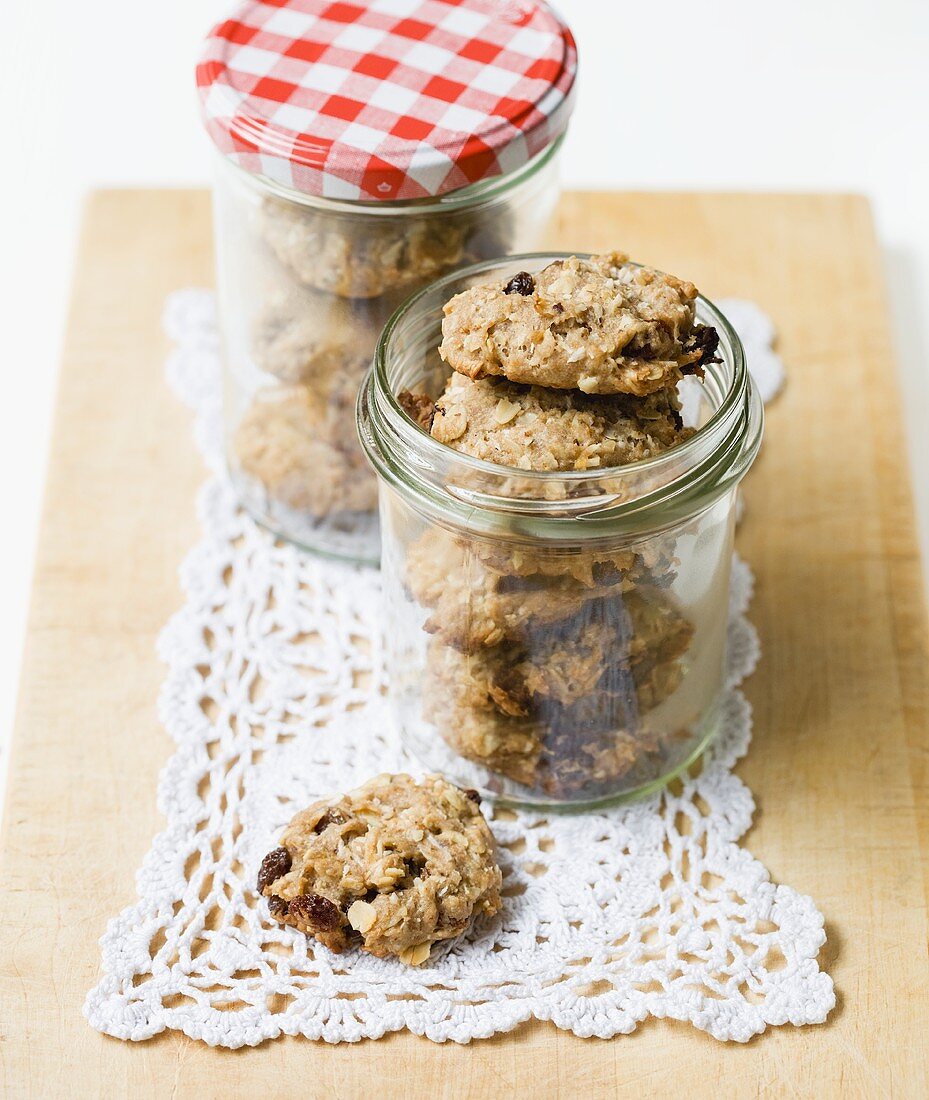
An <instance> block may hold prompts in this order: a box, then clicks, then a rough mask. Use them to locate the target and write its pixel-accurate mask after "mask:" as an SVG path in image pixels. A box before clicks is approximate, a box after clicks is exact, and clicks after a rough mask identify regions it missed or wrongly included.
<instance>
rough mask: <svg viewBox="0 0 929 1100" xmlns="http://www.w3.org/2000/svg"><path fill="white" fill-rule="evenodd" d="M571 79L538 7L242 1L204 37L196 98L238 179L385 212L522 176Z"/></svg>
mask: <svg viewBox="0 0 929 1100" xmlns="http://www.w3.org/2000/svg"><path fill="white" fill-rule="evenodd" d="M576 70H577V49H576V47H575V44H574V39H573V37H572V36H571V32H570V30H569V29H568V28H567V26H566V25H565V23H564V22H563V21H562V20H561V19H560V18H559V16H558V15H556V14H555V12H554V11H552V9H551V8H550V7H548V6H547V4H545V3H544V2H543V0H357V2H355V3H331V2H326V0H264V2H255V0H250V2H248V3H245V4H243V5H242V6H241V7H240V8H239V9H238V10H237V11H236V13H235V15H234V16H233V17H232V18H230V19H227V20H226V21H225V22H224V23H220V24H219V25H218V26H216V27H214V28H213V30H212V31H211V32H210V34H209V35H208V36H207V39H206V43H205V46H204V50H203V55H202V57H201V60H200V63H199V65H198V66H197V87H198V89H199V92H200V102H201V106H202V111H203V117H204V121H205V123H206V127H207V130H208V132H209V134H210V136H211V137H212V139H213V141H214V142H215V144H216V145H217V147H218V148H219V149H220V151H221V152H222V153H224V154H225V155H226V156H227V157H229V159H230V160H232V161H233V162H234V163H235V164H237V165H239V166H240V167H241V168H244V169H245V170H246V171H248V172H251V173H253V174H255V175H260V176H264V177H266V178H269V179H271V180H273V181H275V182H276V183H280V184H284V185H285V186H287V187H290V188H294V189H295V190H297V191H301V192H304V193H306V194H310V195H318V196H324V197H328V198H334V199H349V200H352V199H354V200H361V201H371V200H377V199H380V200H386V201H390V200H397V199H418V198H425V197H429V196H436V195H442V194H446V193H447V192H449V191H455V190H457V189H458V188H461V187H466V186H468V185H469V184H472V183H476V182H477V181H478V180H483V179H487V178H489V177H492V176H499V175H504V174H508V173H510V172H513V171H515V170H517V169H519V168H520V167H522V166H523V165H524V164H526V163H527V162H528V161H529V160H531V159H532V157H534V156H535V155H536V154H537V153H539V152H540V151H541V150H542V149H544V148H545V147H546V146H548V145H550V144H551V142H553V141H554V140H555V139H556V138H557V137H558V136H559V135H560V134H561V133H563V131H564V129H565V127H566V126H567V122H568V117H569V115H570V113H571V108H572V106H573V101H572V91H573V87H574V77H575V73H576Z"/></svg>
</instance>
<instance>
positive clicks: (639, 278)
mask: <svg viewBox="0 0 929 1100" xmlns="http://www.w3.org/2000/svg"><path fill="white" fill-rule="evenodd" d="M696 297H697V288H696V287H695V286H694V285H693V283H689V282H686V281H684V280H682V279H678V278H676V277H675V276H673V275H665V274H663V273H662V272H659V271H655V270H653V269H652V268H647V267H637V266H635V265H633V264H630V263H629V262H628V260H627V257H626V256H624V255H623V254H622V253H619V252H614V253H610V254H607V255H604V256H594V257H593V258H591V259H589V260H584V259H579V258H578V257H576V256H572V257H571V258H569V259H567V260H557V261H555V262H554V263H552V264H549V266H548V267H546V268H545V269H544V270H542V271H541V272H539V274H538V275H537V276H534V277H533V276H532V275H530V274H528V273H527V272H525V271H523V272H519V273H517V274H516V275H515V276H513V278H511V279H510V280H509V281H507V282H499V283H493V284H484V285H481V286H475V287H472V288H471V289H469V290H466V291H464V292H463V293H461V294H458V295H456V296H455V297H454V298H452V299H451V301H449V302H448V303H447V304H446V306H445V318H444V321H443V323H442V344H441V347H440V349H439V350H440V353H441V355H442V358H443V359H444V360H445V361H446V362H447V363H448V364H449V366H451V367H452V368H453V369H454V370H456V371H458V372H460V373H461V374H464V375H467V376H468V377H469V378H484V377H487V376H493V375H502V376H504V377H506V378H508V379H509V380H510V381H511V382H522V383H526V384H529V385H535V386H545V387H548V388H554V389H567V390H574V389H576V390H581V391H583V392H584V393H601V394H608V393H628V394H636V395H638V396H644V395H646V394H649V393H654V392H655V391H657V390H663V389H668V388H670V387H672V386H674V385H675V384H676V383H677V382H678V381H679V379H680V378H681V376H682V375H683V374H702V371H703V365H704V364H705V363H707V362H709V361H711V360H712V359H713V358H714V356H715V353H716V347H717V344H718V336H717V334H716V331H715V329H712V328H709V327H707V326H704V325H699V324H696V323H695V305H694V303H695V299H696Z"/></svg>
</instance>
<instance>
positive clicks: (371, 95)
mask: <svg viewBox="0 0 929 1100" xmlns="http://www.w3.org/2000/svg"><path fill="white" fill-rule="evenodd" d="M576 59H577V55H576V50H575V47H574V42H573V39H572V38H571V34H570V31H568V28H567V27H566V26H565V25H564V23H563V22H562V21H561V19H560V18H559V17H558V16H557V15H556V14H555V13H554V12H553V11H552V10H551V9H550V8H548V6H547V5H546V4H545V3H544V2H543V0H521V2H520V4H518V5H508V4H502V5H501V4H488V3H487V2H486V0H459V2H458V3H456V4H453V5H445V4H442V5H437V4H434V3H431V2H429V0H423V2H422V3H417V2H415V0H414V2H413V3H403V4H400V5H397V4H394V3H365V4H359V5H347V4H330V3H328V2H324V0H282V2H280V3H275V4H273V5H269V4H264V3H258V2H255V0H249V2H247V3H245V4H243V5H242V6H241V7H240V8H239V9H238V10H237V11H236V13H235V15H234V16H233V18H231V19H229V20H226V21H225V22H223V23H221V24H219V25H218V26H217V27H216V28H214V29H213V31H212V32H211V34H210V35H209V36H208V38H207V41H206V45H205V49H204V55H203V59H202V61H201V63H200V65H199V66H198V69H197V81H198V85H199V88H200V93H201V103H202V107H203V115H204V121H205V124H206V126H207V130H208V132H209V134H210V137H211V138H212V139H213V141H214V144H215V145H216V147H217V150H218V152H219V154H220V155H219V156H218V158H217V162H218V163H217V170H216V174H215V186H214V221H215V240H216V258H217V286H218V302H219V327H220V334H221V342H222V350H223V357H224V365H225V395H224V396H225V425H226V443H227V457H228V465H229V470H230V474H231V476H232V478H233V480H234V483H235V485H236V487H237V489H238V491H239V494H240V497H241V499H242V501H243V503H244V504H245V505H246V507H247V508H248V509H249V510H250V512H251V513H252V514H253V515H254V516H255V517H256V518H257V519H259V520H260V521H261V522H262V523H264V524H265V525H266V526H268V527H270V528H271V529H272V530H274V531H275V532H277V533H279V534H281V535H284V536H285V537H287V538H289V539H291V540H293V541H295V542H298V543H300V544H302V545H304V546H306V547H308V548H311V549H314V550H317V551H321V552H324V553H327V554H331V555H336V556H339V557H342V558H346V559H349V560H354V561H361V562H368V563H372V564H374V563H376V562H377V560H378V553H379V537H378V529H377V486H376V482H375V479H374V477H373V475H372V474H371V471H370V469H369V467H368V465H367V463H366V462H365V461H364V456H363V454H362V452H361V450H360V448H359V446H358V442H357V436H356V434H355V427H354V406H355V398H356V396H357V393H358V387H359V385H360V383H361V379H362V377H363V375H364V372H365V371H366V370H367V368H368V367H369V366H370V363H371V357H372V355H373V352H374V347H375V344H376V342H377V337H378V335H379V333H380V330H381V327H382V326H383V324H384V322H385V321H386V320H387V318H388V317H389V316H390V315H391V313H393V311H394V310H395V309H396V308H397V306H398V305H399V304H400V302H401V301H402V300H403V299H404V298H405V297H406V296H407V295H408V294H410V293H412V292H414V291H415V290H417V289H418V288H420V287H422V286H424V285H426V284H427V283H428V282H430V281H431V280H432V279H434V278H436V277H438V276H441V275H443V274H445V273H447V272H450V271H453V270H455V269H457V268H461V267H463V266H465V265H467V264H470V263H473V262H474V261H475V260H480V259H486V258H489V257H492V256H498V255H502V254H504V253H507V252H512V251H518V250H521V249H525V248H530V247H533V246H535V245H536V244H538V242H539V237H540V234H541V233H542V231H543V229H544V227H545V225H546V223H547V221H548V219H549V217H550V215H551V213H552V211H553V209H554V205H555V202H556V200H557V159H558V152H559V149H560V146H561V143H562V138H563V134H564V131H565V128H566V126H567V122H568V118H569V116H570V113H571V108H572V90H573V84H574V74H575V70H576Z"/></svg>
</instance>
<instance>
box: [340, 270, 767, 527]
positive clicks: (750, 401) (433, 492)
mask: <svg viewBox="0 0 929 1100" xmlns="http://www.w3.org/2000/svg"><path fill="white" fill-rule="evenodd" d="M591 255H592V254H590V253H582V252H555V251H543V252H529V253H522V254H519V255H514V256H507V257H498V258H496V259H493V260H484V261H482V262H480V263H476V264H472V265H471V266H469V267H466V268H459V269H457V270H456V271H454V272H451V273H449V274H447V275H444V276H443V277H442V278H440V279H437V280H435V281H434V282H432V283H430V284H428V285H427V286H426V287H423V288H422V289H420V290H419V291H418V292H416V293H415V294H413V295H411V296H410V297H409V298H407V299H406V300H405V301H404V302H403V303H402V304H401V305H400V307H399V308H398V309H397V310H396V311H395V312H394V313H393V314H392V316H391V317H390V319H389V320H388V321H387V324H386V325H385V327H384V329H383V331H382V332H381V336H380V339H379V340H378V343H377V348H376V350H375V354H374V360H373V364H372V367H371V369H370V370H369V372H368V374H367V376H366V377H365V380H364V382H363V384H362V387H361V390H360V392H359V396H358V404H357V418H356V419H357V425H358V431H359V436H360V438H361V442H362V445H363V447H364V450H365V452H366V454H367V456H368V460H369V461H370V462H371V464H372V465H373V467H374V469H375V471H376V473H377V474H378V476H379V477H381V478H383V479H384V480H385V481H386V482H387V483H388V484H391V485H392V486H393V487H394V488H395V489H398V490H399V491H401V492H402V493H404V495H408V496H409V495H412V496H413V497H414V498H419V499H420V500H421V501H422V503H423V504H426V503H427V502H429V503H431V504H432V505H433V506H438V507H440V508H444V509H447V510H448V511H449V512H450V513H451V515H450V518H453V517H454V515H455V514H457V518H458V519H464V518H466V517H465V513H468V517H467V518H468V522H469V524H473V522H474V510H475V509H480V508H481V506H482V504H483V505H484V506H485V507H486V508H487V509H488V510H489V511H496V512H498V513H500V512H505V513H508V519H507V520H506V521H504V525H505V526H507V527H508V528H509V529H510V530H512V524H513V522H514V514H515V515H517V516H519V517H520V522H525V523H527V524H528V525H529V526H530V527H532V528H535V527H537V526H539V525H541V526H540V528H539V529H540V531H541V530H542V529H543V528H544V530H545V533H546V534H547V535H553V534H555V532H557V530H558V524H559V523H560V524H562V525H563V524H564V521H565V520H572V521H573V520H577V519H584V520H585V521H587V523H588V524H589V525H590V526H591V527H592V528H593V527H595V528H596V529H597V533H604V534H605V533H607V532H606V528H610V529H612V528H613V527H614V526H621V527H622V526H625V527H630V526H632V527H635V526H641V525H642V524H643V523H644V522H648V523H654V518H655V511H656V510H657V509H658V508H659V507H662V506H664V508H665V509H666V510H667V507H668V505H672V504H673V505H674V507H673V508H671V510H670V511H668V515H667V519H668V522H676V521H677V520H678V519H679V518H680V516H681V515H682V514H690V513H693V512H696V511H700V510H702V509H703V508H704V507H708V506H709V504H711V503H712V502H713V501H714V500H716V499H718V497H719V496H721V495H722V494H723V493H724V492H726V491H728V489H729V488H731V487H732V486H733V485H734V484H737V482H738V481H739V480H741V478H742V477H743V476H744V474H745V473H746V472H747V470H748V468H749V467H750V465H751V463H752V462H753V461H754V458H755V455H756V454H757V451H758V448H759V446H760V443H761V435H762V431H763V419H764V416H763V409H762V404H761V400H760V397H759V395H758V392H757V389H756V387H755V386H754V385H753V383H752V379H751V376H750V374H749V372H748V368H747V365H746V361H745V351H744V348H743V346H742V341H741V339H740V338H739V335H738V333H737V332H736V330H735V328H734V327H733V325H732V324H731V322H730V321H729V320H728V318H727V317H726V316H725V314H724V313H723V312H722V311H721V310H720V309H719V307H718V306H716V305H715V304H714V303H713V302H712V301H710V300H709V299H708V298H706V297H704V296H703V295H701V294H698V295H697V299H696V303H697V312H698V314H700V316H701V320H704V321H706V322H708V323H710V324H712V325H713V326H714V327H715V328H716V330H717V332H718V333H719V336H720V351H721V354H723V356H724V360H725V361H728V362H729V363H730V364H731V372H732V377H731V381H730V382H729V384H728V386H727V389H726V391H725V393H724V394H723V395H722V398H721V400H720V401H719V403H718V405H717V407H716V408H715V409H714V411H713V413H712V415H711V416H710V417H709V418H708V419H707V421H706V422H705V423H704V424H702V425H701V426H700V427H698V428H697V429H696V431H695V432H694V434H693V435H692V436H691V437H690V438H689V439H687V440H684V441H683V442H681V443H678V444H676V445H675V446H673V447H669V448H668V449H667V450H665V451H662V452H661V453H660V454H658V455H653V456H651V457H649V458H644V459H639V460H637V461H634V462H630V463H626V464H623V465H621V466H607V467H598V468H596V469H595V470H589V469H588V470H553V471H542V470H522V469H517V468H514V467H512V466H504V465H501V464H499V463H494V462H490V461H488V460H486V459H480V458H475V457H473V456H471V455H467V454H463V453H462V452H460V451H455V450H454V449H453V448H450V447H448V446H447V445H446V444H444V443H441V442H440V441H439V440H436V439H433V437H432V436H431V435H430V434H429V433H428V432H427V431H425V429H423V428H422V427H421V426H420V425H419V424H416V423H415V422H414V421H413V420H412V419H411V418H410V417H409V416H408V415H407V414H406V412H404V410H403V409H402V407H401V405H400V403H399V400H398V399H397V395H396V394H395V393H394V392H393V388H392V386H391V384H390V379H389V376H388V368H389V364H390V346H391V340H392V338H393V337H394V335H395V334H396V333H397V331H398V329H399V328H400V326H401V325H402V323H403V321H404V320H405V319H406V318H407V317H409V316H410V315H411V314H413V313H414V312H415V310H416V308H417V306H419V305H420V304H421V303H422V301H423V299H424V298H426V297H431V296H436V295H437V294H441V292H442V290H443V288H446V287H448V286H451V285H452V284H465V282H466V281H467V280H475V279H478V278H479V277H480V276H481V275H482V274H484V273H486V272H488V271H491V270H493V269H498V268H499V267H500V266H501V263H503V262H504V261H505V262H506V263H507V265H508V266H509V265H511V266H513V267H514V268H515V267H519V266H524V267H529V266H532V265H533V264H534V263H540V262H541V263H543V266H544V265H545V264H548V263H552V262H554V261H557V260H565V259H568V258H570V257H571V256H578V257H580V258H581V259H590V258H591ZM629 263H630V265H631V266H634V267H641V266H642V265H641V264H638V263H634V262H633V261H629ZM391 451H394V452H396V453H395V454H392V453H391ZM449 464H453V465H454V467H455V468H456V470H458V471H464V472H466V473H470V474H472V475H475V476H476V477H477V478H481V477H485V478H491V479H493V478H497V479H504V478H513V477H518V478H519V479H520V481H521V482H523V483H525V484H532V485H534V486H538V487H539V489H540V492H539V498H538V499H536V498H535V497H532V498H531V499H527V498H525V497H522V496H520V497H514V498H510V499H508V501H507V502H506V504H504V505H502V506H501V503H500V501H499V500H498V499H496V498H493V497H484V498H483V499H482V495H481V494H480V493H474V494H467V495H466V497H465V499H464V500H462V499H461V497H460V495H458V494H453V493H452V492H450V491H449V490H448V487H447V486H444V493H443V492H442V491H441V490H442V488H443V487H442V486H440V485H439V483H438V481H436V479H434V478H430V476H429V474H430V471H435V470H439V471H441V470H442V469H443V467H446V466H448V465H449ZM663 473H667V475H668V476H667V478H664V477H663V476H662V474H663ZM646 475H647V476H646ZM638 477H645V483H646V484H648V485H649V486H650V488H649V490H648V491H647V492H645V493H643V494H641V495H637V496H635V497H634V498H633V499H624V500H617V499H610V497H611V494H610V493H606V494H605V496H604V498H602V499H603V501H604V503H600V502H599V500H598V502H597V504H596V507H594V506H593V505H591V504H590V502H589V499H588V498H586V497H580V498H579V499H576V500H575V501H571V500H567V501H564V502H561V504H560V505H555V504H553V503H552V500H551V499H550V498H546V494H545V488H544V487H545V486H556V485H559V484H564V485H567V486H571V487H575V488H577V489H578V490H580V489H581V487H583V486H584V485H585V484H587V485H593V486H598V485H605V484H607V483H609V482H611V481H612V482H615V479H617V478H626V479H629V478H638ZM585 501H586V502H587V503H585ZM498 525H499V524H498V523H497V522H495V521H494V520H493V518H489V519H488V522H487V526H488V528H493V527H496V526H498ZM527 533H529V532H528V530H527ZM593 533H594V532H593V530H592V531H591V534H593ZM575 535H576V532H575Z"/></svg>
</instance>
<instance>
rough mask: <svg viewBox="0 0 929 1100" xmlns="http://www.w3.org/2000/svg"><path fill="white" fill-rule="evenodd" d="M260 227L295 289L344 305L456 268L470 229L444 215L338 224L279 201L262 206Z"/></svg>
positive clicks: (337, 220) (353, 219) (339, 221)
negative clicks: (332, 298)
mask: <svg viewBox="0 0 929 1100" xmlns="http://www.w3.org/2000/svg"><path fill="white" fill-rule="evenodd" d="M260 225H261V233H262V236H263V237H264V239H265V241H266V242H267V243H268V245H269V246H270V248H271V250H272V251H273V252H274V253H275V255H276V256H277V257H278V259H279V260H280V261H281V262H282V263H283V264H284V265H285V266H286V267H287V268H288V269H289V270H290V271H291V272H292V273H293V274H294V275H295V276H296V277H297V278H298V279H299V280H300V282H302V283H303V284H304V285H305V286H308V287H312V288H313V289H314V290H321V291H325V292H326V293H328V294H337V295H339V296H341V297H343V298H377V297H379V296H380V295H382V294H386V293H388V292H390V291H395V290H398V289H399V288H401V287H406V288H408V289H412V288H413V287H414V286H415V285H416V284H418V283H425V282H428V281H429V280H431V279H434V278H435V277H436V276H438V275H441V274H442V273H443V272H445V271H449V270H451V269H452V268H453V267H457V266H459V265H460V264H461V263H462V262H463V258H464V251H465V243H466V240H467V237H468V234H469V233H470V232H471V229H472V226H471V225H470V224H469V223H468V222H467V221H463V220H456V219H453V218H450V217H448V216H442V215H423V216H422V217H420V218H415V219H414V218H396V217H374V216H373V215H372V217H370V218H361V219H359V218H357V217H351V218H348V217H346V218H336V217H333V215H332V214H330V213H323V214H321V213H318V212H317V211H315V210H313V209H312V208H310V207H306V208H301V207H298V206H296V205H295V204H294V203H289V202H280V201H278V200H277V199H266V200H265V201H264V203H263V204H262V207H261V216H260Z"/></svg>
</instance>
